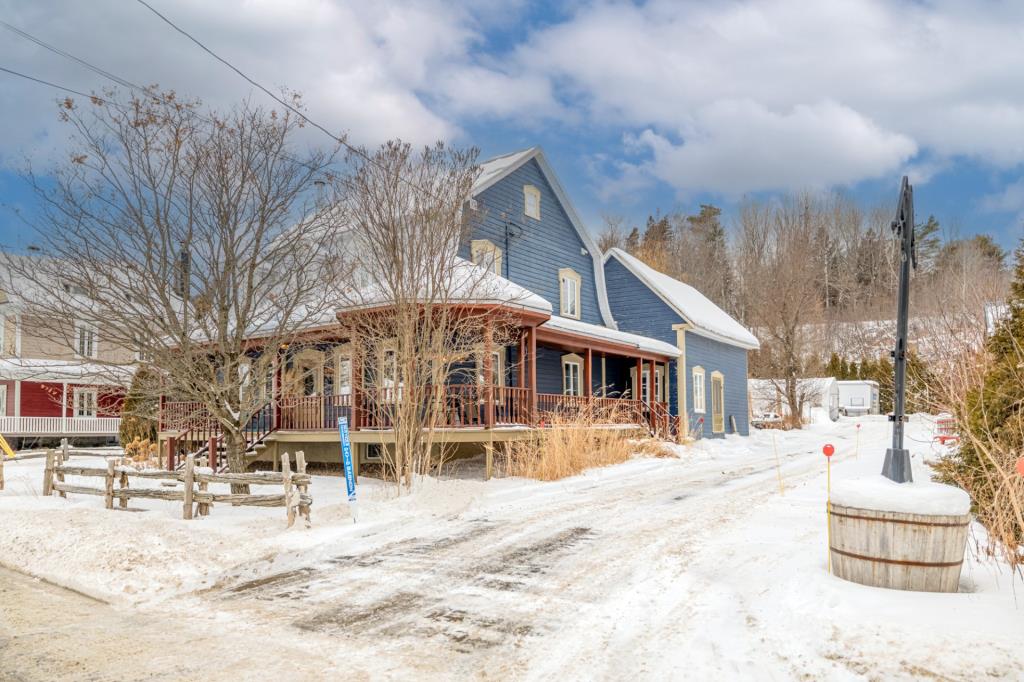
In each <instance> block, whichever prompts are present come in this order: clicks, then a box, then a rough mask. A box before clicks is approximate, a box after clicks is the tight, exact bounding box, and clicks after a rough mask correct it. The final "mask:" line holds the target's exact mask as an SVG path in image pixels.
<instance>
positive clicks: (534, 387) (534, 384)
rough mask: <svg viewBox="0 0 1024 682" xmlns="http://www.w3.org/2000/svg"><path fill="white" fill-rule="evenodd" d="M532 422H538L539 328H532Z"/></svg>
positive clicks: (530, 354)
mask: <svg viewBox="0 0 1024 682" xmlns="http://www.w3.org/2000/svg"><path fill="white" fill-rule="evenodd" d="M529 357H530V422H531V423H536V422H537V327H536V326H532V327H530V351H529Z"/></svg>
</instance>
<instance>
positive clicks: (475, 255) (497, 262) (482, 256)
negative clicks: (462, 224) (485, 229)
mask: <svg viewBox="0 0 1024 682" xmlns="http://www.w3.org/2000/svg"><path fill="white" fill-rule="evenodd" d="M469 250H470V255H471V256H472V259H473V263H475V264H476V265H479V266H480V267H482V268H484V269H487V270H490V271H491V272H493V273H494V274H496V275H500V274H501V249H499V248H498V247H497V246H495V245H494V242H492V241H491V240H489V239H474V240H473V241H472V242H470V246H469Z"/></svg>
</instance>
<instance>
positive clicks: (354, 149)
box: [135, 0, 440, 198]
mask: <svg viewBox="0 0 1024 682" xmlns="http://www.w3.org/2000/svg"><path fill="white" fill-rule="evenodd" d="M135 1H136V2H138V3H139V4H140V5H142V6H143V7H145V8H146V9H148V10H149V11H150V12H152V13H153V14H155V15H156V16H158V17H159V18H160V19H161V20H162V21H163V22H164V23H166V24H167V25H168V26H170V27H171V28H173V29H174V30H175V31H177V32H178V33H180V34H181V35H183V36H185V37H186V38H188V39H189V40H191V41H192V42H193V43H195V44H196V45H198V46H199V47H200V48H201V49H202V50H203V51H204V52H206V53H207V54H208V55H210V56H211V57H213V58H214V59H216V60H217V61H219V62H220V63H221V64H223V65H224V66H226V67H228V68H229V69H231V70H232V71H234V72H235V73H237V74H238V75H239V76H241V77H242V78H243V79H245V80H246V81H247V82H248V83H249V84H250V85H252V86H253V87H256V88H259V89H260V90H262V91H263V92H265V93H266V94H267V95H269V96H270V97H272V98H273V99H274V101H276V102H278V103H279V104H280V105H281V106H283V107H285V108H286V109H288V110H289V111H291V112H293V113H294V114H295V115H296V116H299V117H300V118H302V120H303V121H305V122H306V123H308V124H309V125H311V126H313V127H314V128H316V129H317V130H319V131H321V132H322V133H324V134H325V135H327V136H328V137H330V138H331V139H332V140H334V141H335V142H337V143H338V144H341V145H342V146H343V147H345V148H346V149H348V150H349V151H350V152H352V153H353V154H356V155H357V156H359V157H361V158H363V159H364V160H365V161H367V162H368V163H370V164H372V165H374V166H376V167H377V168H378V169H380V170H382V171H385V172H386V171H387V170H388V169H387V168H385V167H384V166H382V165H381V164H380V163H378V162H377V161H375V160H374V159H373V158H372V157H371V156H370V155H369V154H367V153H366V152H364V151H363V150H362V149H359V148H358V147H354V146H352V145H351V144H349V143H348V142H346V141H345V139H344V138H342V137H338V136H337V135H335V134H334V133H332V132H331V131H330V130H328V129H327V128H325V127H324V126H322V125H320V124H319V123H317V122H316V121H314V120H313V119H311V118H310V117H309V116H307V115H306V114H304V113H302V110H301V109H298V108H297V107H294V106H292V105H291V104H289V103H288V102H287V101H285V100H284V99H282V98H281V97H279V96H277V95H275V94H274V93H273V92H271V91H270V90H268V89H267V88H265V87H263V85H261V84H260V83H258V82H256V81H255V80H254V79H252V78H250V77H249V76H247V75H246V74H245V73H243V72H242V70H241V69H239V68H238V67H237V66H235V65H234V64H232V63H231V62H229V61H228V60H226V59H224V58H223V57H221V56H220V55H219V54H217V53H216V52H214V51H213V50H211V49H210V48H208V47H207V46H206V45H204V44H203V43H202V42H201V41H200V40H199V39H198V38H196V37H195V36H193V35H192V34H191V33H189V32H188V31H186V30H185V29H183V28H181V27H180V26H178V25H177V24H175V23H174V22H173V21H171V20H170V19H168V18H167V17H166V16H164V15H163V14H161V13H160V12H159V11H157V10H156V9H155V8H154V7H153V6H152V5H150V4H149V3H148V2H146V0H135ZM395 177H396V178H397V179H398V180H400V181H402V182H404V183H406V184H407V185H409V186H410V187H412V188H414V189H418V190H419V191H421V192H423V193H424V194H427V195H430V196H432V197H434V198H440V197H438V196H437V195H436V194H434V192H432V191H430V190H428V189H425V188H423V187H420V186H419V185H417V184H416V183H414V182H413V181H412V180H409V179H408V178H405V177H402V175H401V173H398V172H396V173H395Z"/></svg>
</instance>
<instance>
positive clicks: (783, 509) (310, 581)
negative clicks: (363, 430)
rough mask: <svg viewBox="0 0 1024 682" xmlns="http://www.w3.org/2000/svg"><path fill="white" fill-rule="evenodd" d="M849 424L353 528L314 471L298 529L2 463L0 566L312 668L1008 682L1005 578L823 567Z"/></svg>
mask: <svg viewBox="0 0 1024 682" xmlns="http://www.w3.org/2000/svg"><path fill="white" fill-rule="evenodd" d="M860 421H861V423H862V424H863V428H862V429H861V431H860V436H859V447H856V443H857V440H858V437H857V431H856V429H855V423H856V422H855V420H852V419H844V420H842V421H840V422H839V423H836V424H832V423H827V424H820V423H818V424H813V425H811V426H809V427H807V428H806V429H804V430H802V431H799V432H788V433H783V432H773V431H760V432H755V433H754V434H753V435H752V436H751V437H749V438H738V437H730V438H727V439H725V440H717V441H710V440H706V441H701V442H698V443H696V444H694V445H692V446H687V447H678V448H676V451H677V453H678V459H634V460H632V461H629V462H626V463H624V464H621V465H617V466H613V467H607V468H603V469H598V470H592V471H588V472H586V473H585V474H583V475H581V476H577V477H574V478H572V479H567V480H564V481H558V482H553V483H537V482H533V481H524V480H521V479H502V480H494V481H491V482H488V483H485V482H483V481H479V480H465V479H458V480H441V481H437V480H433V479H427V480H425V481H424V482H423V483H422V484H421V485H420V486H419V487H418V489H417V490H416V492H415V493H414V494H412V495H408V496H403V497H401V498H399V499H394V497H393V494H392V492H391V491H390V489H389V488H387V487H385V486H383V485H381V484H380V483H378V482H375V481H372V480H370V479H365V478H363V479H360V481H359V484H360V485H359V495H360V502H359V504H360V509H359V523H358V524H353V523H352V519H351V516H350V515H349V512H348V508H347V504H346V503H345V501H344V495H343V486H344V482H343V480H342V479H341V478H337V477H324V476H317V477H314V483H313V489H312V494H313V498H314V506H313V524H314V527H313V528H312V529H309V530H307V529H303V528H293V529H291V530H286V529H285V523H284V518H283V516H284V515H283V511H282V510H281V509H269V510H265V509H243V508H231V507H217V508H215V509H214V511H213V512H212V515H211V516H210V517H208V518H205V519H201V520H197V521H182V520H181V519H180V506H179V505H177V504H173V503H167V502H160V501H145V502H140V505H139V506H143V507H145V508H146V509H147V510H149V511H146V512H144V513H137V514H134V513H124V512H111V511H107V510H104V509H103V508H102V500H101V499H100V498H83V497H81V496H74V495H72V496H69V499H67V500H62V499H60V498H57V497H54V498H50V499H42V498H40V497H39V493H38V491H39V487H40V484H41V481H42V464H41V462H38V461H34V462H18V463H14V464H11V463H8V464H7V469H6V475H7V480H8V489H7V490H6V491H5V492H3V493H0V519H2V522H0V562H3V563H4V564H6V565H8V566H10V567H12V568H16V569H19V570H23V571H26V572H29V573H33V574H36V575H40V576H42V577H45V578H48V579H50V580H52V581H54V582H57V583H60V584H64V585H69V586H72V587H74V588H76V589H78V590H81V591H84V592H86V593H89V594H93V595H96V596H99V597H102V598H105V599H108V600H111V601H113V602H114V603H115V604H117V605H120V606H119V608H131V609H132V610H133V611H134V612H136V613H146V612H147V610H151V609H153V608H155V607H156V605H157V603H159V607H160V609H161V613H165V612H166V609H168V608H172V609H181V610H182V611H183V612H187V613H189V614H191V615H192V620H191V622H192V623H194V624H196V625H197V626H198V624H199V621H198V619H199V616H197V615H196V614H205V615H204V616H202V618H203V619H205V620H204V621H203V622H204V623H206V625H208V626H209V627H211V628H218V627H220V628H222V627H225V626H228V625H230V629H231V632H232V635H233V636H234V637H236V638H237V637H245V636H246V635H247V634H248V635H251V636H252V637H254V638H259V639H264V638H266V637H268V634H269V635H272V636H273V638H274V641H280V642H282V643H287V646H288V647H291V648H292V649H293V650H295V649H298V650H303V649H304V650H306V651H308V652H310V654H311V655H312V654H313V652H315V654H316V656H317V660H320V659H321V658H326V659H327V660H328V661H329V663H327V664H325V665H328V666H329V665H334V666H336V668H325V670H324V673H325V675H327V673H329V672H338V671H346V672H348V673H351V674H353V675H355V676H357V677H359V676H369V677H380V676H390V677H397V678H405V679H411V678H416V679H424V678H428V679H451V678H467V677H469V678H498V679H551V678H558V679H570V680H572V679H581V680H582V679H622V678H630V679H634V678H638V679H681V678H686V679H793V678H804V679H840V680H845V679H911V678H919V677H929V676H930V677H936V678H943V679H945V678H951V679H974V678H977V677H981V676H989V677H994V678H1004V679H1019V677H1020V671H1021V670H1022V669H1024V605H1018V603H1017V600H1016V595H1017V594H1018V593H1019V592H1020V590H1021V588H1022V587H1024V582H1022V581H1021V579H1020V578H1019V577H1013V576H1011V575H1010V574H1009V572H1008V570H1007V569H1006V567H1005V566H1002V565H1000V564H998V563H995V562H994V561H992V560H990V559H987V558H985V557H980V556H978V555H977V553H976V552H974V551H973V550H972V552H971V556H970V557H969V558H968V561H967V562H966V563H965V566H964V572H963V576H962V579H961V592H960V593H959V594H952V595H942V594H926V593H910V592H897V591H889V590H879V589H873V588H867V587H863V586H860V585H855V584H852V583H846V582H844V581H841V580H839V579H837V578H834V577H832V576H830V575H829V574H828V572H827V569H826V560H827V555H826V539H825V514H824V510H825V475H824V472H825V458H824V457H823V456H822V455H821V446H822V445H823V444H824V443H825V442H831V443H833V444H834V445H835V446H836V450H837V454H836V456H835V457H834V458H833V466H832V478H833V481H834V482H837V483H838V484H841V482H842V481H844V480H851V479H854V478H857V477H862V476H865V475H868V474H875V473H877V472H878V471H880V469H881V462H882V458H883V456H884V453H885V448H886V446H887V444H888V440H889V424H888V423H887V422H886V420H885V418H884V417H868V418H863V419H861V420H860ZM908 434H909V436H910V438H911V440H910V441H909V442H908V445H909V447H910V449H911V451H912V453H913V460H912V461H913V465H914V474H915V476H916V477H918V478H919V479H921V478H924V477H926V476H927V467H926V465H925V464H924V461H923V460H924V459H925V458H927V457H931V456H933V454H934V453H935V452H937V450H933V446H932V445H931V443H930V441H931V435H932V425H931V423H930V421H929V420H928V419H927V418H924V417H918V416H915V417H914V419H913V420H912V421H911V423H910V425H909V429H908ZM934 447H936V448H937V447H938V446H934ZM776 452H777V453H778V457H777V459H776ZM776 461H778V462H779V467H780V468H779V469H777V468H776ZM779 471H781V475H782V479H783V482H784V484H785V486H786V489H785V492H784V494H780V490H779V480H778V478H779ZM93 484H94V485H95V482H93ZM132 505H133V506H135V502H133V503H132ZM975 532H980V531H979V530H978V529H976V530H975ZM264 655H270V654H269V653H268V652H264ZM135 664H136V665H137V666H139V668H138V669H139V671H141V670H142V669H143V667H144V665H145V662H144V661H142V660H138V661H136V662H135ZM140 677H141V675H140Z"/></svg>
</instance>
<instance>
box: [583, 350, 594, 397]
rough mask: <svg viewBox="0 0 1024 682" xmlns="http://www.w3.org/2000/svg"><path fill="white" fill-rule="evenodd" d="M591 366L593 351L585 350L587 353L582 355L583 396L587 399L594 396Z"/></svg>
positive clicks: (592, 363)
mask: <svg viewBox="0 0 1024 682" xmlns="http://www.w3.org/2000/svg"><path fill="white" fill-rule="evenodd" d="M593 366H594V351H593V350H591V349H590V348H587V352H586V353H585V354H584V355H583V376H584V380H583V387H584V388H583V395H585V396H586V397H588V398H590V397H591V396H593V394H594V379H593Z"/></svg>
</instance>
